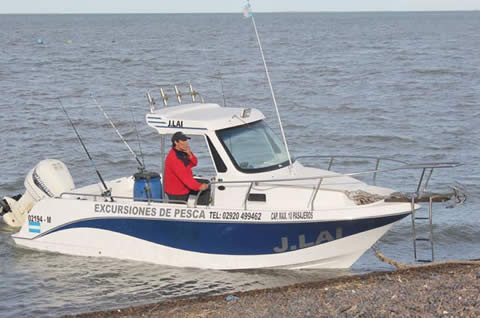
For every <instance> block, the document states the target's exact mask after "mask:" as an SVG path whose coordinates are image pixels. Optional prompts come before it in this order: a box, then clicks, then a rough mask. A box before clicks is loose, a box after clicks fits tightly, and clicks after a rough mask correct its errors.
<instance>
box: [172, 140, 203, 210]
mask: <svg viewBox="0 0 480 318" xmlns="http://www.w3.org/2000/svg"><path fill="white" fill-rule="evenodd" d="M188 139H190V138H189V137H187V136H185V135H184V134H183V133H182V132H181V131H178V132H176V133H175V134H173V136H172V149H171V150H170V152H169V153H168V156H167V159H166V160H165V176H164V180H165V185H164V187H165V193H166V194H167V196H168V199H169V200H175V201H188V195H189V194H190V192H191V191H204V190H207V189H208V184H204V183H199V182H198V181H197V180H195V179H194V178H193V172H192V168H193V167H195V166H196V165H197V163H198V160H197V157H195V155H194V154H193V153H192V151H191V150H190V146H189V145H188Z"/></svg>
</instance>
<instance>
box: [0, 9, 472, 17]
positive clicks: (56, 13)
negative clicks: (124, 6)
mask: <svg viewBox="0 0 480 318" xmlns="http://www.w3.org/2000/svg"><path fill="white" fill-rule="evenodd" d="M477 11H480V8H479V9H435V10H430V9H429V10H356V11H351V10H344V11H343V10H324V11H295V10H292V11H256V12H255V13H409V12H410V13H415V12H418V13H421V12H477ZM42 14H44V15H63V14H64V15H69V14H112V15H113V14H242V12H241V11H238V12H237V11H224V12H220V11H218V12H215V11H213V12H212V11H210V12H208V11H201V12H145V11H138V12H0V15H42Z"/></svg>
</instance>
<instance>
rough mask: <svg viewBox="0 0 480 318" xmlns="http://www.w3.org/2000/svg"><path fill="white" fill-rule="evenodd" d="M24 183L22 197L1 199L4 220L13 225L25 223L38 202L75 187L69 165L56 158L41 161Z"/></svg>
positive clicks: (29, 173) (19, 225)
mask: <svg viewBox="0 0 480 318" xmlns="http://www.w3.org/2000/svg"><path fill="white" fill-rule="evenodd" d="M24 185H25V193H24V194H23V195H22V196H21V197H20V198H18V196H15V197H13V198H11V197H4V198H3V200H2V201H1V202H2V204H1V205H2V210H3V211H2V212H1V214H3V221H4V222H5V223H7V224H8V225H9V226H12V227H21V226H22V225H23V223H24V222H25V220H26V218H27V215H28V212H30V210H31V209H32V207H33V206H34V205H35V203H36V202H38V201H40V200H41V199H43V198H46V197H50V198H53V197H56V196H59V195H60V194H62V193H63V192H68V191H72V190H73V189H75V184H74V183H73V179H72V175H71V174H70V171H69V170H68V168H67V166H66V165H65V164H64V163H63V162H61V161H59V160H56V159H45V160H42V161H40V162H39V163H38V164H37V165H36V166H35V168H33V169H32V170H30V171H29V172H28V174H27V177H26V178H25V182H24ZM1 214H0V215H1Z"/></svg>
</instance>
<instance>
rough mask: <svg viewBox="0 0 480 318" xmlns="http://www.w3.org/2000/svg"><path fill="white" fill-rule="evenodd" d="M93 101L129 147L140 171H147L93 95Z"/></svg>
mask: <svg viewBox="0 0 480 318" xmlns="http://www.w3.org/2000/svg"><path fill="white" fill-rule="evenodd" d="M91 97H92V99H93V101H94V102H95V104H96V105H97V107H98V109H100V111H102V112H103V115H104V116H105V118H106V119H107V120H108V121H109V122H110V125H112V127H113V129H115V131H116V132H117V135H118V137H120V139H121V140H122V141H123V143H124V144H125V145H126V146H127V148H128V150H130V152H131V153H132V155H133V157H134V158H135V160H136V161H137V162H138V164H139V168H138V169H139V170H140V171H144V170H145V164H144V163H142V162H141V161H140V159H138V156H137V154H136V153H135V151H133V149H132V148H131V147H130V145H129V144H128V142H127V141H126V140H125V138H123V136H122V134H121V133H120V131H119V130H118V128H117V127H116V126H115V124H114V123H113V121H112V120H111V119H110V117H109V116H108V114H107V113H106V112H105V110H104V109H103V107H102V105H100V104H99V103H98V102H97V99H96V98H95V97H94V96H93V95H92V96H91Z"/></svg>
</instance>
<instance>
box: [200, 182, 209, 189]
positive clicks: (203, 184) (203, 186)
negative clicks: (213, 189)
mask: <svg viewBox="0 0 480 318" xmlns="http://www.w3.org/2000/svg"><path fill="white" fill-rule="evenodd" d="M207 189H208V184H206V183H202V184H201V185H200V191H205V190H207Z"/></svg>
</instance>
